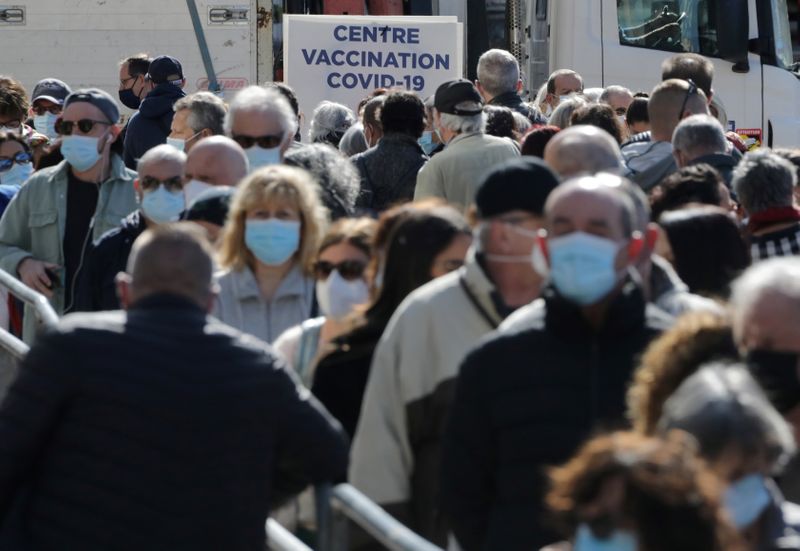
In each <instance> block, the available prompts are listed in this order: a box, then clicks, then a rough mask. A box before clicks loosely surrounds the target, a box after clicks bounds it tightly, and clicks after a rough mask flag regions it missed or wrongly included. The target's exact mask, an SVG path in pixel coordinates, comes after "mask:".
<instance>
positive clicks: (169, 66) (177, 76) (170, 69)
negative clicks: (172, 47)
mask: <svg viewBox="0 0 800 551" xmlns="http://www.w3.org/2000/svg"><path fill="white" fill-rule="evenodd" d="M147 78H148V79H149V80H152V81H153V82H155V83H156V84H163V83H165V82H175V81H179V80H182V79H183V67H181V62H180V61H178V60H177V59H175V58H174V57H170V56H168V55H160V56H158V57H157V58H155V59H154V60H153V61H152V62H151V63H150V68H149V69H148V71H147Z"/></svg>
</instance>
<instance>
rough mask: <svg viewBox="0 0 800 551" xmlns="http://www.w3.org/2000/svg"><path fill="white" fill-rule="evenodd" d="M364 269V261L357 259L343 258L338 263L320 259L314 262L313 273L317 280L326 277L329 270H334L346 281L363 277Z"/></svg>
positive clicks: (328, 274) (365, 266) (365, 267)
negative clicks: (343, 259)
mask: <svg viewBox="0 0 800 551" xmlns="http://www.w3.org/2000/svg"><path fill="white" fill-rule="evenodd" d="M366 269H367V265H366V263H364V262H360V261H358V260H345V261H343V262H339V263H338V264H334V263H332V262H327V261H325V260H320V261H318V262H317V263H316V264H314V273H315V274H316V276H317V279H319V280H326V279H328V276H330V275H331V272H333V271H334V270H336V271H337V272H339V275H341V276H342V277H343V278H344V279H346V280H347V281H353V280H354V279H359V278H361V277H364V270H366Z"/></svg>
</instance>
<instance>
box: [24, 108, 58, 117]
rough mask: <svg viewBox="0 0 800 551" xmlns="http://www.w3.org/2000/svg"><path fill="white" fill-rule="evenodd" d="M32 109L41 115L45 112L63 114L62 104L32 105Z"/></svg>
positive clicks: (34, 112)
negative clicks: (49, 105)
mask: <svg viewBox="0 0 800 551" xmlns="http://www.w3.org/2000/svg"><path fill="white" fill-rule="evenodd" d="M31 111H33V114H34V115H39V116H40V117H41V116H42V115H44V114H45V113H52V114H53V115H60V114H61V111H62V109H61V106H60V105H53V106H52V107H42V106H41V105H40V106H39V107H32V108H31Z"/></svg>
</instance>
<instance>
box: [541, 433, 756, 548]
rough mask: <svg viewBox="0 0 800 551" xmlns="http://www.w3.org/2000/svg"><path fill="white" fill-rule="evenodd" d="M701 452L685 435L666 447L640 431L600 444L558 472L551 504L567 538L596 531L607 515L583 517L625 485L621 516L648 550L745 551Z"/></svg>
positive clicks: (674, 437)
mask: <svg viewBox="0 0 800 551" xmlns="http://www.w3.org/2000/svg"><path fill="white" fill-rule="evenodd" d="M695 451H696V450H695V446H693V441H692V440H691V439H690V437H687V436H684V435H682V434H680V433H673V434H670V436H669V438H668V439H666V440H661V439H656V438H652V437H646V436H643V435H640V434H636V433H632V432H617V433H613V434H610V435H605V436H600V437H597V438H595V439H593V440H591V441H589V442H588V443H587V444H585V445H584V446H583V447H582V448H581V449H580V451H578V453H577V454H576V455H575V456H574V457H573V458H572V459H571V460H570V461H569V462H568V463H567V464H566V465H564V466H562V467H558V468H555V469H552V470H551V471H550V473H549V474H550V480H551V484H552V486H551V489H550V491H549V493H548V495H547V498H546V503H547V505H548V507H549V509H550V511H551V512H552V513H553V514H554V517H555V520H556V522H557V524H559V525H560V527H561V529H562V530H563V531H564V532H565V535H568V534H573V533H574V532H575V529H576V527H577V526H578V525H579V524H581V523H587V524H589V526H590V527H592V528H593V529H594V526H592V521H593V520H594V521H595V522H598V521H599V520H600V518H606V517H607V515H603V516H602V517H600V518H595V519H591V518H582V514H581V513H582V512H583V511H582V510H583V509H585V508H586V507H587V506H588V505H590V504H594V503H596V502H597V501H598V499H599V498H601V496H602V494H603V493H604V491H605V490H606V489H607V488H608V487H609V484H613V483H615V482H618V483H620V484H621V486H622V487H623V489H624V492H623V498H622V500H623V501H622V504H621V508H620V511H619V513H620V515H619V516H621V519H622V520H624V521H628V522H630V524H631V525H632V527H633V528H632V529H633V531H635V533H636V537H637V539H638V541H639V548H640V549H647V550H648V551H674V550H676V549H680V550H681V551H734V550H735V551H741V550H742V549H743V547H742V542H741V540H740V539H739V536H738V534H737V533H736V530H735V529H734V528H733V526H732V525H730V524H729V521H728V517H727V515H726V513H725V511H724V508H723V506H722V504H721V502H720V493H721V491H722V487H721V485H720V483H719V481H718V480H717V478H716V477H715V476H714V475H713V474H712V473H711V472H710V471H708V470H707V468H706V467H705V466H704V464H703V463H702V461H701V460H700V459H698V458H697V455H696V453H695ZM611 516H616V515H611ZM607 528H610V529H613V528H615V527H611V526H609V527H607Z"/></svg>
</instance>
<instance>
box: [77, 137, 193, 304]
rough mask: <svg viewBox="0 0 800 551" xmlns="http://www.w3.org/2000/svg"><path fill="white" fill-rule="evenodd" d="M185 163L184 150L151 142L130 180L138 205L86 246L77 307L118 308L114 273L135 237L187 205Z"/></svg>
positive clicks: (120, 268) (121, 267)
mask: <svg viewBox="0 0 800 551" xmlns="http://www.w3.org/2000/svg"><path fill="white" fill-rule="evenodd" d="M185 165H186V155H185V154H184V153H182V152H181V151H176V150H175V148H173V147H170V146H168V145H166V144H161V145H158V146H156V147H154V148H153V149H151V150H150V151H148V152H147V153H145V154H144V155H143V156H142V158H141V159H139V164H138V165H137V172H138V174H139V176H138V178H136V180H134V182H133V186H134V188H135V190H136V198H137V200H138V201H139V204H140V205H141V206H140V208H139V209H137V210H135V211H133V212H132V213H131V214H130V215H129V216H128V217H126V218H125V219H124V220H123V221H122V224H121V225H120V226H119V227H118V228H115V229H113V230H110V231H109V232H107V233H106V234H104V235H103V236H102V237H100V239H98V240H97V241H95V242H94V243H93V244H92V245H91V246H90V247H89V249H88V250H87V252H86V260H85V264H86V266H85V268H84V269H83V270H82V271H81V274H80V277H79V278H78V283H77V290H76V296H75V310H76V311H88V312H96V311H100V310H116V309H118V308H119V306H120V304H119V299H118V297H117V292H116V283H115V278H116V276H117V274H118V273H119V272H124V271H125V266H127V265H128V256H129V255H130V252H131V247H132V246H133V242H134V241H136V238H137V237H139V236H140V235H141V234H142V233H143V232H144V231H145V230H146V229H147V228H152V227H154V226H157V225H159V224H166V223H168V222H176V221H177V220H178V219H179V218H180V215H181V213H182V212H183V210H184V209H185V206H186V200H185V198H184V195H183V182H184V166H185Z"/></svg>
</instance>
